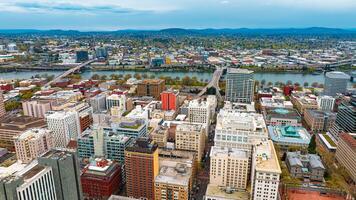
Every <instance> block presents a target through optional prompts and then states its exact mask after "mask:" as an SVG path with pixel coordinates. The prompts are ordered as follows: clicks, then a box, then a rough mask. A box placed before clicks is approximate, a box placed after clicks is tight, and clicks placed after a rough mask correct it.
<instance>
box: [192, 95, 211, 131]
mask: <svg viewBox="0 0 356 200" xmlns="http://www.w3.org/2000/svg"><path fill="white" fill-rule="evenodd" d="M210 113H211V108H210V104H208V103H207V102H206V101H202V100H193V101H190V102H189V105H188V119H189V122H192V123H201V124H205V125H206V127H208V126H209V124H210Z"/></svg>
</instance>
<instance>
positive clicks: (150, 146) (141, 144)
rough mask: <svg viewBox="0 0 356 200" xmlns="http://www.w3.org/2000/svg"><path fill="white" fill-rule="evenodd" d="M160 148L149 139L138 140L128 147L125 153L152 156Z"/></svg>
mask: <svg viewBox="0 0 356 200" xmlns="http://www.w3.org/2000/svg"><path fill="white" fill-rule="evenodd" d="M157 148H158V146H157V144H155V143H152V140H151V139H148V138H137V139H136V140H135V142H134V143H132V144H131V145H130V146H128V147H126V150H125V151H129V152H137V153H147V154H152V153H153V152H155V151H156V150H157Z"/></svg>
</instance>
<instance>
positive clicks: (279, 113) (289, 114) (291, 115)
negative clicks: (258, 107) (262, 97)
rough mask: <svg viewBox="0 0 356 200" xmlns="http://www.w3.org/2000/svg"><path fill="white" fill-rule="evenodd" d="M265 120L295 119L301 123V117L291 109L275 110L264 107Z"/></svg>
mask: <svg viewBox="0 0 356 200" xmlns="http://www.w3.org/2000/svg"><path fill="white" fill-rule="evenodd" d="M265 112H266V118H268V119H271V118H285V119H297V120H298V121H299V122H300V121H301V116H300V115H299V113H298V112H297V111H296V110H295V109H293V108H275V107H266V108H265Z"/></svg>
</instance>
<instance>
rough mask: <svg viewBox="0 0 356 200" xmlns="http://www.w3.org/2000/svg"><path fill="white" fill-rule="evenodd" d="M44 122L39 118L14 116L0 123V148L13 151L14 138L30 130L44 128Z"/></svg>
mask: <svg viewBox="0 0 356 200" xmlns="http://www.w3.org/2000/svg"><path fill="white" fill-rule="evenodd" d="M44 127H46V122H45V121H44V120H43V119H40V118H34V117H29V116H16V117H11V118H5V119H2V120H1V121H0V148H7V149H8V150H9V151H14V150H15V144H14V141H15V137H16V136H18V135H20V134H22V133H23V132H24V131H26V130H28V129H31V128H44Z"/></svg>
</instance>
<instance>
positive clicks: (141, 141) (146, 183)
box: [125, 138, 159, 200]
mask: <svg viewBox="0 0 356 200" xmlns="http://www.w3.org/2000/svg"><path fill="white" fill-rule="evenodd" d="M125 171H126V193H127V196H129V197H134V198H145V199H147V200H154V199H155V190H154V189H155V188H154V179H155V177H156V176H157V175H158V174H159V162H158V146H157V145H156V144H154V143H152V142H151V141H150V140H149V139H148V138H138V139H137V140H136V141H135V143H133V144H132V145H130V146H128V147H127V148H126V150H125Z"/></svg>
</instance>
